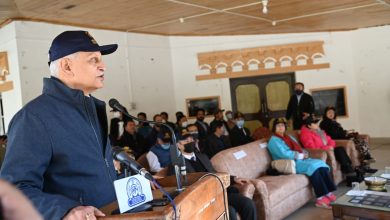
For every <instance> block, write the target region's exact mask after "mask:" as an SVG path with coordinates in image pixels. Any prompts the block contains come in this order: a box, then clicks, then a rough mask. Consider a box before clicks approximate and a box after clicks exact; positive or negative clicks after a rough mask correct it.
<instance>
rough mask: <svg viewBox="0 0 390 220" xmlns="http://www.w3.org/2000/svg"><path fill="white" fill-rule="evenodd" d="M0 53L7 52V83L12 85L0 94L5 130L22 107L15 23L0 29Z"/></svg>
mask: <svg viewBox="0 0 390 220" xmlns="http://www.w3.org/2000/svg"><path fill="white" fill-rule="evenodd" d="M0 51H7V54H8V65H9V73H10V75H8V76H7V81H13V84H14V89H13V90H11V91H7V92H3V93H2V94H1V96H2V99H3V111H4V123H5V129H6V130H7V127H8V124H9V122H10V120H11V118H12V117H13V115H14V114H15V112H17V111H18V110H19V109H20V108H21V107H22V93H21V88H20V76H19V65H18V47H17V43H16V37H15V23H11V24H8V25H7V26H5V27H3V28H1V29H0Z"/></svg>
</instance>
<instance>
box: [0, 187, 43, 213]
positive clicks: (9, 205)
mask: <svg viewBox="0 0 390 220" xmlns="http://www.w3.org/2000/svg"><path fill="white" fill-rule="evenodd" d="M0 219H1V220H42V219H43V218H42V216H41V215H40V214H39V213H38V211H37V210H36V209H35V208H34V206H33V204H32V203H31V202H30V201H29V200H28V199H27V197H26V196H25V195H24V194H23V193H22V192H21V191H19V190H18V189H17V188H16V187H14V186H12V185H11V184H9V183H8V182H6V181H4V180H1V179H0Z"/></svg>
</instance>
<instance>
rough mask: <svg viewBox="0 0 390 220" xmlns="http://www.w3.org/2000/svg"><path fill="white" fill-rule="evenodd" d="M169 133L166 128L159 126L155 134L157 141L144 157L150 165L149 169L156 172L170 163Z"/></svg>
mask: <svg viewBox="0 0 390 220" xmlns="http://www.w3.org/2000/svg"><path fill="white" fill-rule="evenodd" d="M171 144H172V142H171V133H170V131H169V130H168V129H166V128H161V131H160V132H159V133H158V135H157V143H156V145H154V146H153V147H152V148H150V151H149V152H148V153H147V154H146V159H147V160H148V164H149V167H150V171H151V172H153V173H157V172H159V171H160V170H162V169H163V168H164V167H168V165H169V164H171V156H170V150H169V149H170V147H171Z"/></svg>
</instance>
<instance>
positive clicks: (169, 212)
mask: <svg viewBox="0 0 390 220" xmlns="http://www.w3.org/2000/svg"><path fill="white" fill-rule="evenodd" d="M205 174H206V173H190V174H188V175H187V178H188V185H189V186H187V187H186V188H185V190H184V191H183V192H181V193H180V194H179V195H178V196H177V197H176V198H175V199H174V202H175V204H176V211H177V219H191V220H203V219H218V220H222V219H224V220H227V219H229V218H228V215H229V213H228V212H225V206H224V196H225V195H226V188H227V187H228V186H229V185H230V180H229V175H228V174H224V173H217V175H218V177H220V178H221V179H222V182H223V185H224V188H222V186H221V184H220V182H219V181H218V179H217V178H216V177H213V176H207V177H204V178H202V179H200V178H201V177H202V176H203V175H205ZM157 181H158V182H159V184H160V185H161V186H162V187H164V189H165V190H168V191H169V190H174V189H175V186H176V179H175V177H174V176H168V177H165V178H163V179H159V180H157ZM162 196H163V194H162V193H161V192H160V190H158V189H157V190H154V191H153V198H154V199H156V198H162ZM225 205H226V209H228V204H227V198H226V197H225ZM116 209H118V204H117V202H114V203H111V204H109V205H107V206H105V207H103V208H100V210H102V211H103V212H104V213H105V214H106V216H105V217H99V218H98V220H119V219H121V220H122V219H123V220H127V219H129V220H133V219H161V220H168V219H169V220H171V219H173V218H174V211H173V207H172V205H171V204H168V205H166V206H162V207H153V210H152V211H145V212H138V213H131V214H118V215H111V213H112V211H113V210H116ZM226 211H227V210H226Z"/></svg>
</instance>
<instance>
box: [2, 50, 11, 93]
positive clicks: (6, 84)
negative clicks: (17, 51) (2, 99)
mask: <svg viewBox="0 0 390 220" xmlns="http://www.w3.org/2000/svg"><path fill="white" fill-rule="evenodd" d="M7 75H9V65H8V55H7V52H0V92H5V91H9V90H12V89H13V88H14V84H13V82H12V81H7Z"/></svg>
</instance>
